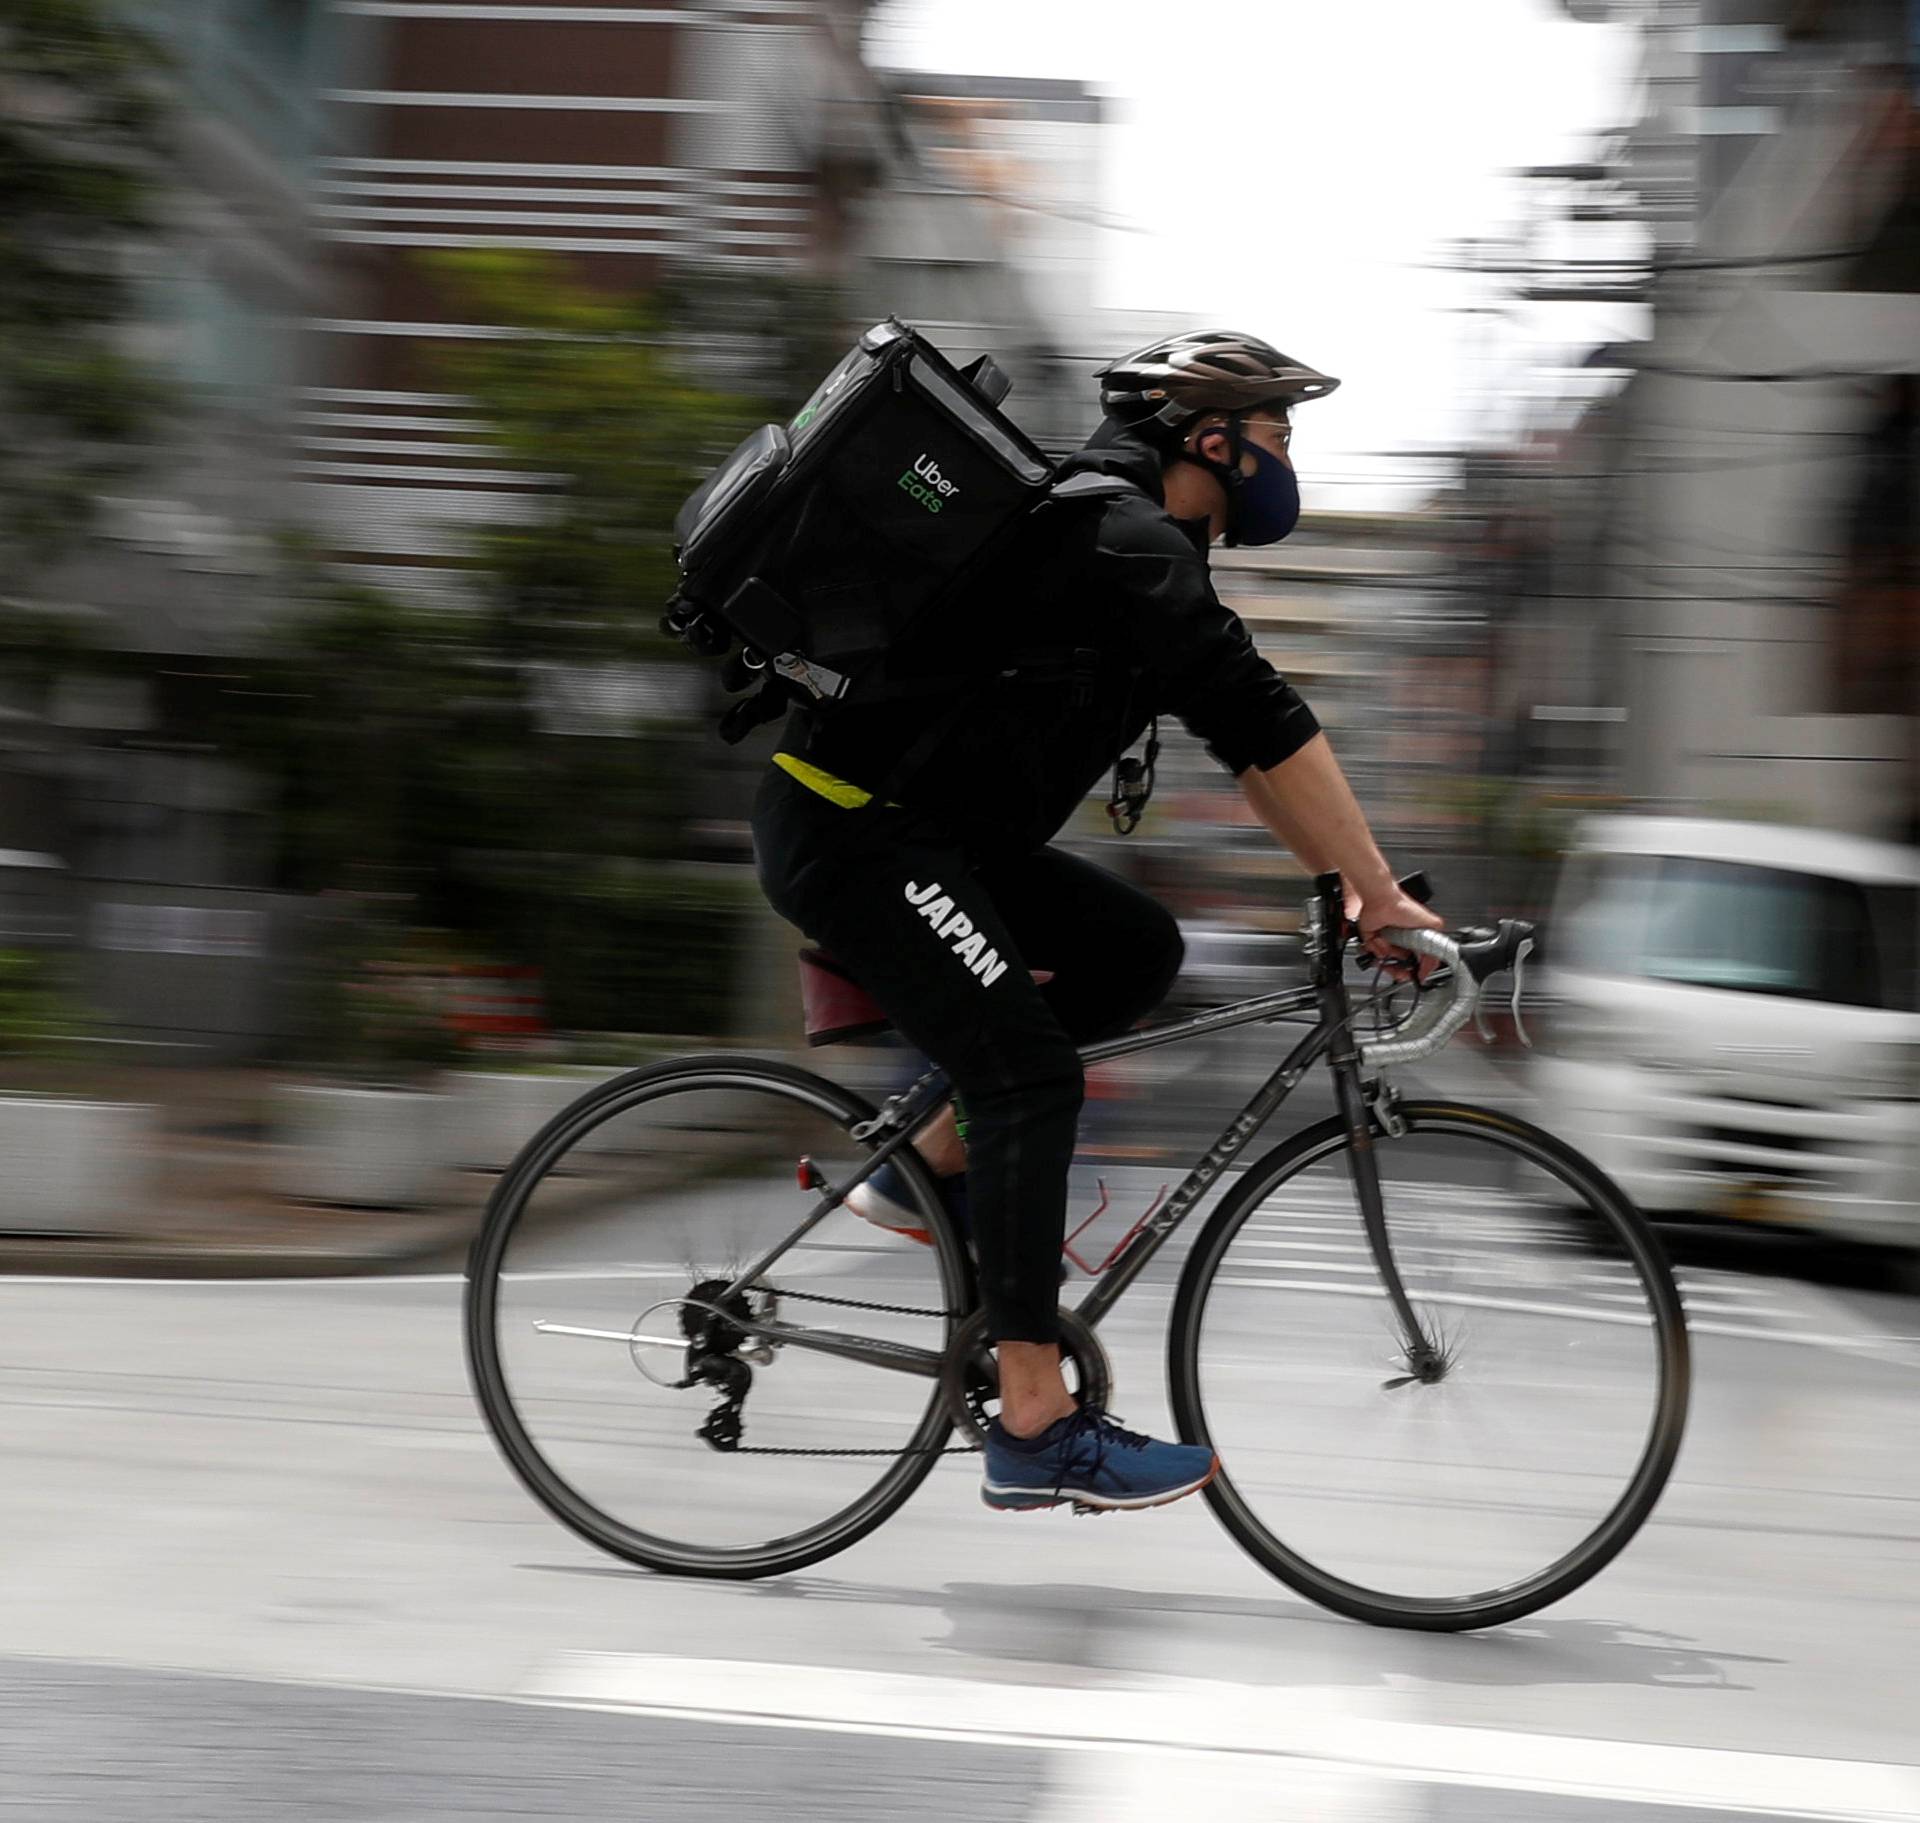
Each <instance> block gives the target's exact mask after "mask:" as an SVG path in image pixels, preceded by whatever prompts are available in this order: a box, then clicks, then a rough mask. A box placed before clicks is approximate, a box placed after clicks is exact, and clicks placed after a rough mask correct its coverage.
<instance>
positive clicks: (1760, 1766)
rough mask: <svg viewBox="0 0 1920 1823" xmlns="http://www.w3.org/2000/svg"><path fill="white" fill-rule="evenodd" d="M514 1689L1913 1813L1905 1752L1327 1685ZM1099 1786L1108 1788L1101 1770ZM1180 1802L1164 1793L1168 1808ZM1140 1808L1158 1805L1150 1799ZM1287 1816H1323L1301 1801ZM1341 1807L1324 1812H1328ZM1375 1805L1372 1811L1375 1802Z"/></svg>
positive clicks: (862, 1726) (673, 1711) (1860, 1822)
mask: <svg viewBox="0 0 1920 1823" xmlns="http://www.w3.org/2000/svg"><path fill="white" fill-rule="evenodd" d="M517 1694H518V1695H519V1696H520V1697H521V1698H523V1699H525V1700H529V1701H535V1702H542V1703H552V1704H556V1705H560V1706H563V1707H569V1708H582V1709H602V1710H617V1711H627V1712H630V1713H635V1714H644V1715H657V1716H673V1717H679V1718H683V1719H697V1720H703V1721H717V1722H723V1723H731V1724H734V1725H737V1726H742V1727H760V1728H808V1729H819V1730H826V1731H835V1732H841V1733H852V1734H870V1735H890V1736H896V1737H901V1738H906V1739H914V1740H960V1741H974V1742H982V1743H986V1744H990V1745H1004V1746H1028V1747H1045V1748H1048V1749H1052V1750H1056V1751H1058V1752H1061V1753H1096V1754H1100V1755H1103V1756H1111V1755H1112V1754H1113V1753H1114V1751H1115V1749H1116V1748H1117V1749H1120V1750H1121V1751H1122V1752H1127V1753H1139V1752H1144V1753H1146V1754H1149V1755H1153V1756H1156V1757H1159V1756H1175V1755H1178V1756H1192V1755H1201V1756H1206V1757H1208V1758H1209V1759H1212V1758H1215V1757H1217V1756H1221V1755H1232V1756H1241V1757H1244V1758H1246V1759H1251V1760H1253V1761H1255V1762H1256V1763H1258V1764H1260V1765H1262V1766H1265V1767H1268V1768H1271V1769H1274V1770H1281V1769H1285V1768H1289V1767H1290V1766H1296V1765H1299V1764H1301V1763H1304V1764H1307V1765H1317V1766H1321V1767H1326V1768H1332V1769H1340V1770H1344V1771H1346V1772H1348V1773H1349V1774H1357V1775H1359V1777H1360V1779H1362V1780H1363V1781H1369V1782H1370V1781H1375V1780H1377V1781H1381V1782H1382V1783H1384V1784H1390V1785H1399V1784H1406V1783H1414V1784H1449V1785H1466V1786H1475V1787H1479V1788H1483V1789H1484V1788H1489V1787H1496V1788H1499V1789H1502V1790H1508V1791H1528V1792H1536V1793H1550V1794H1553V1795H1556V1796H1564V1797H1583V1798H1591V1799H1600V1800H1611V1801H1615V1802H1622V1803H1639V1804H1650V1803H1665V1804H1671V1805H1679V1806H1683V1807H1687V1808H1696V1809H1716V1810H1741V1811H1747V1812H1750V1813H1753V1814H1755V1815H1759V1816H1772V1817H1801V1818H1817V1819H1822V1820H1823V1823H1827V1820H1831V1823H1910V1819H1911V1818H1912V1817H1913V1816H1914V1815H1915V1814H1916V1813H1920V1768H1916V1767H1914V1766H1910V1765H1899V1764H1891V1763H1882V1762H1876V1761H1867V1760H1829V1759H1811V1758H1801V1757H1798V1756H1794V1755H1789V1754H1773V1753H1747V1752H1735V1751H1731V1750H1728V1749H1723V1748H1708V1747H1669V1746H1663V1745H1659V1744H1657V1743H1654V1742H1647V1741H1608V1740H1593V1739H1588V1738H1585V1737H1580V1736H1566V1735H1546V1734H1519V1733H1511V1732H1507V1731H1504V1730H1499V1729H1491V1728H1462V1727H1448V1726H1438V1725H1434V1724H1429V1723H1419V1722H1390V1721H1381V1720H1377V1719H1374V1718H1372V1717H1368V1716H1364V1715H1361V1714H1357V1713H1356V1712H1355V1710H1354V1708H1353V1706H1352V1705H1351V1703H1349V1702H1344V1701H1342V1700H1340V1699H1339V1698H1338V1697H1336V1696H1334V1695H1332V1694H1330V1693H1327V1692H1319V1693H1315V1692H1312V1691H1302V1690H1300V1689H1297V1688H1291V1687H1289V1688H1285V1689H1266V1688H1263V1687H1261V1686H1259V1685H1253V1684H1230V1683H1209V1682H1204V1681H1202V1680H1198V1679H1192V1680H1186V1679H1182V1680H1174V1679H1168V1680H1164V1681H1161V1682H1156V1683H1153V1684H1150V1685H1146V1686H1144V1687H1143V1686H1140V1685H1129V1686H1123V1687H1116V1686H1113V1685H1106V1684H1103V1685H1099V1686H1086V1687H1079V1688H1074V1687H1063V1686H1058V1685H1050V1684H1035V1683H1029V1684H1001V1683H989V1682H979V1681H974V1680H971V1679H962V1678H952V1677H936V1676H927V1675H924V1674H921V1673H917V1672H882V1671H857V1670H851V1669H845V1668H842V1667H837V1666H825V1665H786V1664H769V1663H755V1662H748V1661H737V1660H726V1659H698V1658H674V1657H665V1656H661V1657H655V1656H651V1655H641V1654H629V1653H597V1652H571V1653H565V1654H562V1655H561V1656H560V1657H559V1658H558V1659H556V1660H555V1661H554V1662H552V1663H551V1664H550V1665H548V1666H546V1667H545V1668H544V1669H543V1670H541V1671H540V1672H539V1673H537V1674H536V1675H535V1677H534V1678H533V1679H532V1680H530V1681H529V1682H528V1683H527V1684H526V1685H524V1686H523V1687H522V1688H521V1690H520V1691H519V1692H517ZM1101 1783H1102V1788H1103V1789H1106V1790H1108V1791H1109V1793H1110V1794H1111V1791H1112V1787H1111V1786H1110V1785H1109V1784H1108V1782H1106V1781H1102V1782H1101ZM1329 1783H1330V1785H1334V1784H1339V1785H1342V1786H1344V1789H1343V1791H1342V1793H1341V1795H1345V1794H1346V1792H1347V1791H1350V1790H1351V1781H1347V1782H1338V1781H1330V1782H1329ZM1075 1789H1084V1782H1083V1781H1080V1780H1075V1779H1073V1778H1072V1777H1071V1776H1070V1777H1069V1778H1068V1780H1067V1781H1066V1782H1065V1784H1064V1787H1062V1786H1056V1787H1055V1792H1054V1794H1053V1796H1052V1797H1051V1798H1050V1799H1049V1800H1048V1801H1049V1802H1051V1803H1053V1805H1054V1808H1052V1809H1043V1810H1042V1811H1041V1813H1040V1815H1041V1816H1042V1817H1043V1818H1047V1819H1049V1820H1050V1823H1052V1820H1054V1819H1059V1820H1060V1823H1064V1820H1065V1819H1067V1818H1076V1819H1077V1818H1081V1817H1085V1818H1087V1819H1089V1823H1092V1819H1094V1818H1096V1817H1097V1818H1098V1819H1099V1823H1124V1820H1125V1819H1127V1818H1129V1817H1133V1816H1144V1815H1147V1814H1149V1813H1148V1812H1147V1811H1146V1810H1145V1809H1142V1808H1140V1807H1139V1806H1138V1805H1137V1804H1136V1803H1134V1802H1133V1801H1132V1800H1131V1799H1128V1800H1126V1801H1125V1802H1124V1804H1123V1807H1122V1808H1119V1809H1108V1810H1105V1811H1094V1810H1089V1809H1087V1808H1085V1807H1084V1806H1079V1805H1075V1804H1072V1803H1070V1802H1069V1801H1068V1799H1069V1798H1070V1795H1071V1793H1072V1792H1073V1791H1074V1790H1075ZM1148 1789H1151V1787H1150V1786H1149V1788H1148ZM1063 1790H1064V1792H1065V1793H1066V1794H1068V1798H1062V1796H1061V1793H1062V1791H1063ZM1088 1795H1092V1794H1091V1793H1089V1794H1088ZM1188 1808H1190V1807H1186V1806H1180V1805H1175V1806H1174V1807H1173V1812H1174V1814H1179V1812H1180V1811H1181V1810H1183V1809H1188ZM1151 1814H1153V1815H1155V1816H1165V1815H1166V1814H1168V1812H1167V1811H1166V1810H1165V1809H1164V1808H1161V1807H1156V1808H1154V1810H1153V1811H1152V1813H1151ZM1252 1814H1253V1815H1254V1816H1256V1817H1261V1816H1264V1815H1266V1814H1267V1813H1266V1812H1265V1811H1255V1812H1253V1813H1252ZM1287 1814H1289V1815H1293V1816H1299V1815H1307V1814H1315V1815H1319V1814H1328V1813H1318V1812H1311V1811H1302V1810H1299V1809H1297V1808H1296V1809H1295V1810H1293V1811H1292V1812H1289V1813H1287ZM1341 1814H1342V1812H1341V1811H1340V1810H1339V1809H1335V1810H1333V1811H1332V1812H1331V1813H1330V1816H1331V1817H1339V1816H1340V1815H1341ZM1370 1814H1371V1815H1373V1816H1375V1817H1379V1816H1381V1815H1382V1810H1381V1809H1380V1808H1376V1809H1375V1810H1373V1811H1372V1812H1371V1813H1370ZM1385 1814H1386V1815H1387V1816H1391V1814H1392V1813H1391V1811H1387V1812H1386V1813H1385Z"/></svg>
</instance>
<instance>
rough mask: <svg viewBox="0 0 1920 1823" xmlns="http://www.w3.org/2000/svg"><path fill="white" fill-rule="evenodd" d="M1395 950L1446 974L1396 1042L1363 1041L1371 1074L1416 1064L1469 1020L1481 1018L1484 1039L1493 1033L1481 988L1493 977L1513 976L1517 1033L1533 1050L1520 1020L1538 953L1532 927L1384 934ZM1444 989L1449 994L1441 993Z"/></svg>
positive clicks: (1505, 924) (1518, 922)
mask: <svg viewBox="0 0 1920 1823" xmlns="http://www.w3.org/2000/svg"><path fill="white" fill-rule="evenodd" d="M1380 934H1381V935H1382V936H1383V937H1385V938H1386V940H1387V941H1388V942H1389V943H1391V944H1392V945H1393V946H1394V947H1395V948H1396V949H1403V950H1408V951H1411V952H1412V953H1413V954H1414V955H1417V956H1430V957H1432V958H1433V960H1434V961H1436V962H1438V963H1440V964H1442V966H1443V969H1444V973H1442V974H1439V975H1437V976H1436V977H1433V978H1430V979H1429V981H1428V983H1427V984H1426V986H1425V991H1424V992H1422V994H1421V997H1420V1000H1419V1001H1418V1003H1416V1005H1415V1006H1414V1009H1413V1011H1412V1012H1411V1013H1410V1014H1409V1015H1408V1017H1407V1019H1406V1021H1405V1022H1404V1023H1403V1024H1402V1025H1401V1026H1400V1027H1399V1028H1398V1029H1397V1030H1396V1032H1395V1034H1394V1036H1393V1037H1391V1038H1380V1039H1374V1040H1372V1041H1371V1042H1368V1041H1366V1040H1362V1041H1361V1044H1360V1057H1361V1061H1362V1062H1363V1063H1364V1064H1365V1065H1366V1067H1367V1068H1368V1069H1370V1070H1379V1069H1387V1068H1390V1067H1391V1066H1393V1065H1395V1064H1402V1063H1415V1062H1417V1061H1419V1060H1420V1059H1421V1058H1423V1057H1431V1056H1433V1055H1434V1053H1435V1052H1437V1051H1440V1050H1442V1049H1444V1048H1445V1046H1446V1045H1447V1044H1448V1043H1449V1042H1450V1041H1451V1039H1452V1038H1453V1036H1454V1034H1455V1033H1457V1032H1458V1031H1459V1030H1460V1028H1461V1027H1462V1026H1463V1025H1465V1024H1466V1023H1467V1021H1468V1020H1469V1019H1478V1020H1479V1024H1480V1032H1481V1036H1482V1037H1484V1038H1486V1039H1487V1040H1488V1041H1489V1042H1491V1041H1492V1037H1493V1034H1492V1032H1491V1031H1490V1030H1489V1029H1488V1027H1487V1025H1486V1022H1485V1020H1484V1018H1482V1017H1481V1016H1480V989H1481V987H1482V986H1483V985H1484V984H1485V983H1486V982H1487V981H1489V980H1490V979H1491V978H1492V977H1493V976H1495V975H1497V974H1500V973H1501V972H1502V971H1511V972H1512V975H1513V992H1512V995H1511V1000H1510V1004H1511V1008H1512V1012H1513V1023H1514V1029H1515V1030H1516V1031H1517V1032H1518V1033H1519V1037H1520V1042H1521V1043H1522V1044H1524V1045H1526V1046H1528V1048H1529V1049H1531V1047H1532V1040H1530V1039H1529V1038H1528V1037H1527V1030H1526V1027H1525V1026H1524V1025H1523V1024H1521V1021H1520V990H1521V984H1522V978H1523V975H1524V972H1525V968H1526V961H1527V958H1528V957H1529V956H1530V955H1532V954H1533V926H1532V925H1531V924H1529V923H1527V922H1526V921H1525V920H1524V919H1520V918H1503V919H1501V920H1500V922H1499V924H1498V925H1496V926H1494V927H1493V928H1492V929H1490V930H1489V929H1484V928H1482V929H1474V930H1465V931H1461V932H1459V933H1458V934H1457V935H1454V936H1448V935H1447V934H1445V933H1444V932H1442V931H1436V930H1408V929H1405V928H1401V927H1390V928H1386V929H1383V930H1382V931H1381V933H1380ZM1441 990H1444V991H1441Z"/></svg>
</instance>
